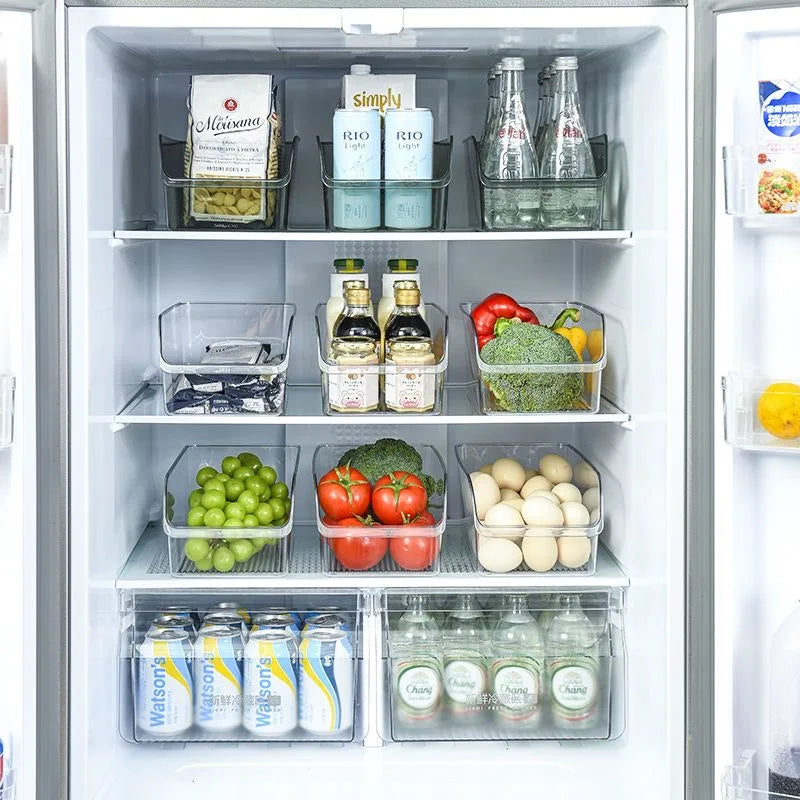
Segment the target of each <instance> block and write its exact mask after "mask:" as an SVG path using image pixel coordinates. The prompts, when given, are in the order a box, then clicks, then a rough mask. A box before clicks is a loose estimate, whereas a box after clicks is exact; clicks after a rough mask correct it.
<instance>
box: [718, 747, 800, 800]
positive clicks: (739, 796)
mask: <svg viewBox="0 0 800 800" xmlns="http://www.w3.org/2000/svg"><path fill="white" fill-rule="evenodd" d="M765 761H766V758H764V757H763V754H760V753H756V751H754V750H743V751H742V752H741V753H740V754H739V757H738V758H737V760H736V762H735V763H734V764H730V765H728V766H727V767H726V768H725V771H724V773H723V775H722V800H800V786H799V787H798V788H797V791H796V792H795V791H792V790H791V789H790V788H789V787H788V786H783V787H779V786H775V788H774V789H773V791H769V772H768V769H767V767H766V766H765V765H764V764H765ZM762 765H764V766H762ZM776 783H777V782H776Z"/></svg>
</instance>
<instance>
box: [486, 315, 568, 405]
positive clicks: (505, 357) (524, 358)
mask: <svg viewBox="0 0 800 800" xmlns="http://www.w3.org/2000/svg"><path fill="white" fill-rule="evenodd" d="M481 359H482V360H483V361H485V362H486V363H487V364H577V363H578V356H577V355H576V354H575V351H574V350H573V349H572V345H571V344H570V343H569V342H568V341H567V339H565V338H564V337H563V336H560V335H559V334H557V333H553V331H551V330H550V329H549V328H546V327H545V326H544V325H534V324H533V323H530V322H519V323H516V324H513V325H509V326H508V327H507V328H506V329H505V330H504V331H503V332H502V333H501V334H500V335H499V336H496V337H495V338H494V339H491V340H490V341H488V342H487V343H486V344H485V345H484V346H483V348H482V349H481ZM483 379H484V380H485V381H486V384H487V386H488V387H489V389H490V390H491V392H492V394H493V395H494V397H495V400H496V401H497V405H498V406H499V407H500V408H502V409H504V410H505V411H570V410H572V409H574V408H576V407H578V406H579V405H580V403H581V401H582V398H583V375H581V374H580V373H573V374H559V373H553V372H548V373H540V374H531V375H524V374H515V373H500V374H497V375H495V374H492V373H488V372H485V373H484V374H483Z"/></svg>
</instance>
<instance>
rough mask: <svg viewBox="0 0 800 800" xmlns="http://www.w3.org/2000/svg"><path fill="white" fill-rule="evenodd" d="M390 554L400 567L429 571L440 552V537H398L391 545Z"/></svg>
mask: <svg viewBox="0 0 800 800" xmlns="http://www.w3.org/2000/svg"><path fill="white" fill-rule="evenodd" d="M389 552H390V553H391V555H392V558H393V559H394V560H395V562H396V563H397V566H398V567H402V568H403V569H409V570H420V569H427V568H428V567H429V566H430V565H431V564H433V561H434V559H435V558H436V554H437V553H438V552H439V537H438V536H398V537H396V538H393V539H392V540H391V542H390V543H389Z"/></svg>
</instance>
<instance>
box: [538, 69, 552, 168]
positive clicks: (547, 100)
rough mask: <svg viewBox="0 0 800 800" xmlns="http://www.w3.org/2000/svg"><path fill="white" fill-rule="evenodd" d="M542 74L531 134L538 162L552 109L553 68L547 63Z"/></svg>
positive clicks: (540, 158)
mask: <svg viewBox="0 0 800 800" xmlns="http://www.w3.org/2000/svg"><path fill="white" fill-rule="evenodd" d="M539 74H540V75H541V76H542V89H541V94H542V103H541V109H540V113H539V118H538V120H537V122H536V130H535V131H534V135H533V148H534V150H535V151H536V158H537V159H538V161H539V163H541V161H542V147H543V146H544V137H545V134H546V133H547V129H548V128H549V127H550V115H551V114H552V111H553V91H552V88H551V87H552V78H553V70H552V69H551V67H550V65H549V64H548V65H547V66H546V67H545V68H544V69H543V70H542V71H541V72H540V73H539Z"/></svg>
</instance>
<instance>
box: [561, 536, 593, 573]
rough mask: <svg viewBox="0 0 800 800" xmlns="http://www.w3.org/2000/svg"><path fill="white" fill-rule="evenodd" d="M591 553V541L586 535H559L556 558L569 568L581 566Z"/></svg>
mask: <svg viewBox="0 0 800 800" xmlns="http://www.w3.org/2000/svg"><path fill="white" fill-rule="evenodd" d="M591 554H592V543H591V542H590V541H589V539H588V537H586V536H559V537H558V560H559V562H560V563H561V564H563V565H564V566H565V567H568V568H569V569H577V568H578V567H582V566H583V565H584V564H585V563H586V562H587V561H588V560H589V557H590V556H591Z"/></svg>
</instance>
